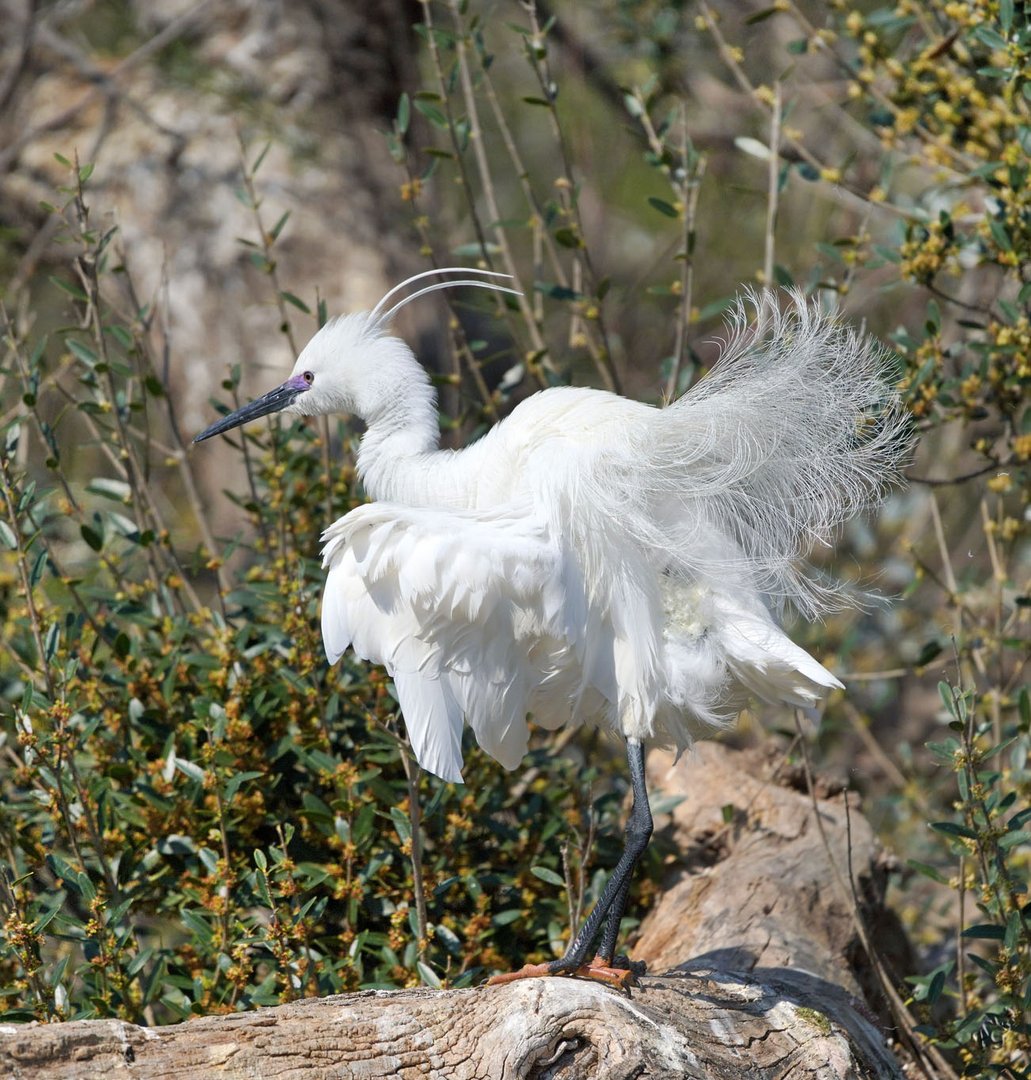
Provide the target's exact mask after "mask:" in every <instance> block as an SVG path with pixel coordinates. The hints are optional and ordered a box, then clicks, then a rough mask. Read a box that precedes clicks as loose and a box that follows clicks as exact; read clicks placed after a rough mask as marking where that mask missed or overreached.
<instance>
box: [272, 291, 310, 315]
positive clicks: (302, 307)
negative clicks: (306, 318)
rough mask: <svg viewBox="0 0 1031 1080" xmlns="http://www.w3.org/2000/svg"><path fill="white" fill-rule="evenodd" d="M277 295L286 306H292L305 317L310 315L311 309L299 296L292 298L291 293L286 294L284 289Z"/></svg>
mask: <svg viewBox="0 0 1031 1080" xmlns="http://www.w3.org/2000/svg"><path fill="white" fill-rule="evenodd" d="M279 295H280V296H281V297H282V298H283V299H284V300H285V301H286V302H287V303H288V304H293V306H294V307H295V308H297V309H298V310H299V311H303V312H304V314H305V315H310V314H311V308H310V307H308V305H307V304H306V303H305V302H304V301H303V300H302V299H301V298H300V297H299V296H294V294H293V293H292V292H287V291H286V289H281V290H280V292H279Z"/></svg>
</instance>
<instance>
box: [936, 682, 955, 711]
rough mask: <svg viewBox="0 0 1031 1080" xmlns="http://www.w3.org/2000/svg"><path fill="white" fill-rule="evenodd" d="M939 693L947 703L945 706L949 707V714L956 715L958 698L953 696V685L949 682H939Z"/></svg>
mask: <svg viewBox="0 0 1031 1080" xmlns="http://www.w3.org/2000/svg"><path fill="white" fill-rule="evenodd" d="M938 693H939V695H940V696H941V699H942V702H943V703H944V704H945V708H946V709H948V711H949V715H950V716H956V699H955V697H954V696H953V693H952V687H951V686H949V684H948V683H947V682H944V681H941V682H939V683H938Z"/></svg>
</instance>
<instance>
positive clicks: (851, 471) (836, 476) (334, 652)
mask: <svg viewBox="0 0 1031 1080" xmlns="http://www.w3.org/2000/svg"><path fill="white" fill-rule="evenodd" d="M466 272H467V273H474V274H480V273H483V274H484V276H488V275H486V274H485V272H482V271H466ZM419 276H420V277H421V276H426V275H419ZM412 280H415V279H412ZM404 284H408V283H407V282H406V283H404ZM453 284H456V283H455V282H439V283H437V284H435V285H431V286H429V287H428V288H424V289H421V290H420V291H419V292H417V293H416V294H415V296H421V295H423V294H424V293H425V292H429V291H432V290H434V289H437V288H444V287H448V286H449V285H453ZM461 284H474V285H481V286H483V287H486V288H494V289H500V286H497V285H493V284H490V283H487V282H484V281H475V280H474V281H464V282H461ZM401 287H402V286H399V287H398V288H401ZM396 291H397V290H392V291H391V293H389V294H388V296H387V297H385V298H384V300H383V301H382V302H381V303H380V305H378V306H377V308H376V309H375V310H374V311H373V312H371V313H362V314H355V315H350V316H347V317H344V318H340V319H337V320H335V321H333V322H330V323H328V324H327V325H326V326H324V327H323V328H322V329H321V330H320V331H319V332H318V333H317V334H316V335H315V336H314V337H313V338H312V340H311V341H310V342H309V343H308V345H307V346H306V347H305V349H304V350H303V352H302V353H301V355H300V357H299V358H298V360H297V364H296V366H295V368H294V371H293V373H292V375H291V376H290V378H289V379H288V380H287V381H286V382H285V383H284V384H283V385H282V386H280V387H277V388H276V389H275V390H273V391H271V392H270V393H269V394H266V395H265V396H264V397H263V398H260V399H258V400H257V401H256V402H253V403H252V404H251V405H249V406H246V407H244V408H243V409H241V410H238V411H237V412H235V413H233V414H231V415H230V416H228V417H225V418H224V419H222V420H220V421H219V422H217V423H216V424H214V425H212V426H211V427H210V428H209V429H208V430H207V431H205V432H203V433H202V435H200V436H198V439H201V438H207V437H209V436H210V435H213V434H216V433H218V432H220V431H225V430H227V429H229V428H231V427H234V426H236V425H237V424H240V423H243V422H245V421H246V420H248V419H251V418H253V417H255V416H260V415H264V414H266V413H269V412H272V411H275V410H279V409H286V410H287V411H292V412H298V413H302V414H308V415H311V414H319V413H331V412H346V413H353V414H357V415H358V416H360V417H361V418H362V419H364V420H365V422H366V424H367V430H366V433H365V435H364V436H363V438H362V441H361V444H360V447H359V451H358V472H359V475H360V476H361V478H362V481H363V483H364V485H365V489H366V491H367V492H368V494H369V495H370V496H371V497H372V499H374V500H375V501H374V502H373V503H372V504H371V505H367V506H362V507H359V508H358V509H356V510H352V511H351V512H350V513H349V514H346V515H345V516H344V517H342V518H340V519H339V520H338V521H336V522H334V523H333V524H332V525H331V526H330V527H329V528H328V529H327V530H326V532H325V535H324V541H325V548H324V552H323V554H324V565H325V567H326V570H327V577H326V587H325V595H324V599H323V607H322V632H323V638H324V641H325V646H326V652H327V655H328V657H329V660H330V662H331V663H334V662H336V661H337V660H338V659H339V657H340V656H341V655H342V653H343V652H344V651H345V650H346V649H347V648H348V647H351V648H353V649H354V651H355V652H356V653H357V654H358V655H359V656H360V657H363V658H364V659H366V660H372V661H375V662H377V663H381V664H383V665H385V667H386V669H387V671H388V672H389V673H390V675H391V676H392V677H393V680H394V685H395V687H396V690H397V697H398V700H399V702H400V704H401V711H402V714H403V715H404V719H405V724H406V726H407V729H408V733H409V737H410V740H411V744H412V748H413V750H414V752H415V755H416V757H417V758H418V760H419V762H420V764H421V765H422V766H423V768H425V769H427V770H428V771H430V772H432V773H435V774H436V775H437V776H440V777H443V778H444V779H445V780H453V781H459V780H461V770H462V731H463V725H464V723H468V725H469V726H470V727H471V728H472V731H473V733H474V735H475V737H476V739H477V741H478V742H479V744H480V746H482V747H483V748H484V749H485V750H486V751H487V752H488V753H489V754H491V755H492V756H493V757H494V758H496V759H497V760H498V761H499V762H500V763H501V764H502V765H504V766H505V767H506V768H508V769H514V768H515V767H516V766H517V765H518V764H519V762H520V760H521V759H522V757H523V755H524V754H525V752H526V748H527V739H528V725H527V720H528V717H532V718H533V719H534V720H535V721H536V722H537V723H538V724H540V725H542V726H544V727H546V728H556V727H558V726H560V725H562V724H566V723H573V724H576V723H592V724H597V725H600V726H602V727H607V728H610V729H612V730H614V731H615V732H618V733H621V734H622V735H623V736H624V737H625V738H626V739H627V742H628V747H629V748H630V762H631V773H632V777H633V779H634V785H635V787H634V790H635V797H637V796H639V797H640V799H644V800H645V803H644V807H643V809H642V808H639V807H638V808H637V809H635V814H636V815H637V816H636V817H635V818H633V820H634V821H636V823H637V824H636V825H635V828H636V829H637V830H638V831H637V834H635V835H638V836H639V837H644V841H643V842H646V840H647V836H646V834H647V833H649V832H650V829H651V823H650V818H648V817H647V803H646V796H645V795H644V782H643V757H641V756H640V753H641V752H640V743H641V742H642V741H645V740H651V741H654V742H657V743H661V744H665V745H669V746H672V747H675V748H676V749H677V750H678V751H679V750H683V749H684V748H685V747H686V746H688V745H689V744H690V742H691V740H692V738H693V737H694V736H695V735H697V734H700V733H704V732H705V731H707V730H711V729H713V728H716V727H719V726H720V725H723V724H726V723H727V722H729V721H731V720H732V719H733V718H734V717H735V716H736V715H737V713H738V712H739V711H740V709H741V708H742V707H743V705H744V704H745V702H746V701H747V699H748V697H749V696H750V695H754V696H757V697H759V698H762V699H764V700H767V701H770V702H783V703H786V704H789V705H796V706H802V707H809V706H812V705H814V704H815V703H817V702H818V701H819V700H820V699H821V698H822V697H823V696H824V695H825V694H826V693H827V692H828V691H829V690H830V689H831V688H834V687H840V686H841V683H840V682H839V681H838V679H837V678H835V676H834V675H832V674H831V673H830V672H829V671H828V670H827V669H826V668H825V667H823V666H822V665H821V664H820V663H818V662H817V661H816V660H815V659H814V658H813V657H812V656H810V655H809V654H808V653H806V652H805V651H804V650H803V649H801V648H799V647H798V646H797V645H795V644H794V643H793V642H792V641H791V640H790V639H789V638H788V637H787V635H786V634H785V633H784V632H783V631H782V630H781V629H780V627H779V626H778V625H777V622H776V621H775V614H776V613H779V611H780V610H781V608H782V607H783V606H784V605H785V604H790V605H791V606H793V607H794V608H796V609H797V610H799V611H800V612H801V613H802V614H803V615H806V616H814V615H816V614H818V613H819V612H820V611H821V610H822V609H825V608H826V607H828V606H831V605H834V604H835V603H840V602H841V600H842V597H841V592H840V589H839V587H838V586H837V585H836V584H834V583H833V582H828V581H820V580H819V579H818V578H817V577H816V576H815V575H814V574H813V573H812V572H811V571H809V570H807V569H806V567H805V565H804V562H803V559H804V557H805V555H806V553H807V552H808V551H809V550H810V549H811V548H812V546H813V545H815V544H821V543H827V542H828V538H829V537H830V536H831V535H832V534H833V531H834V529H835V527H836V526H838V525H840V524H841V523H842V522H843V521H845V520H846V519H848V518H849V517H851V516H853V515H854V514H856V513H858V512H860V511H862V510H863V509H865V508H867V507H869V506H870V505H872V504H874V503H876V502H877V501H878V500H879V499H880V498H881V497H882V495H883V492H884V490H885V488H886V485H887V484H888V483H889V482H890V481H891V480H892V478H893V477H894V474H895V470H896V468H897V466H898V464H899V462H900V459H901V457H902V456H903V455H904V454H905V453H906V452H907V449H908V439H907V438H906V436H905V422H904V417H903V413H902V410H901V407H900V405H899V404H898V401H897V398H896V395H895V393H894V391H893V390H892V388H891V386H890V384H889V383H888V382H887V381H886V377H885V373H884V357H883V355H882V353H881V350H880V349H879V348H878V347H877V346H876V344H874V343H873V342H872V341H871V340H870V339H868V338H865V337H863V336H862V335H860V334H858V333H856V332H855V331H854V330H852V329H850V328H848V327H847V326H845V325H843V324H841V323H839V322H838V321H836V320H835V319H833V318H830V317H828V316H826V315H823V314H821V313H820V312H819V310H818V308H817V307H816V306H815V305H810V304H809V303H807V302H806V301H805V300H804V298H803V297H801V296H800V295H792V296H791V297H790V301H789V304H788V307H787V309H786V310H785V311H781V310H780V309H779V307H778V304H777V298H776V297H775V296H774V295H772V294H769V293H766V294H762V295H748V296H747V297H746V299H745V300H744V301H742V302H741V303H739V305H738V306H737V308H736V309H735V311H734V313H733V317H732V324H731V332H730V335H729V339H728V340H727V342H726V343H725V345H724V348H723V352H722V355H721V358H720V360H719V362H718V363H717V364H716V365H715V366H714V368H713V369H712V371H710V372H709V373H708V375H706V376H705V377H704V378H703V379H702V380H701V381H700V382H699V383H698V384H697V385H696V386H695V387H694V388H693V389H692V390H690V391H689V392H688V393H687V394H685V395H684V396H683V397H681V398H680V399H678V400H677V401H674V402H672V403H670V404H668V405H666V406H665V407H662V408H656V407H652V406H650V405H645V404H642V403H640V402H636V401H631V400H628V399H626V398H622V397H619V396H617V395H614V394H610V393H607V392H604V391H600V390H591V389H575V388H556V389H549V390H544V391H541V392H540V393H538V394H535V395H534V396H533V397H530V398H529V399H527V400H526V401H524V402H522V403H521V404H520V405H518V406H517V407H516V408H515V409H514V410H513V411H512V413H511V415H510V416H509V417H508V418H507V419H505V420H503V421H502V422H501V423H499V424H498V425H497V426H496V427H494V428H493V429H492V430H491V431H489V432H488V433H487V434H486V435H485V436H484V437H483V438H482V439H480V440H479V441H478V442H476V443H475V444H473V445H471V446H469V447H467V448H466V449H464V450H461V451H458V452H453V451H444V450H440V449H438V445H439V443H438V420H437V407H436V396H435V393H434V391H433V388H432V386H431V383H430V379H429V376H428V375H427V373H426V372H425V370H424V369H423V368H422V367H421V366H420V364H419V363H418V361H417V360H416V358H415V356H414V355H413V353H412V352H411V350H410V349H409V348H408V346H407V345H406V344H405V343H404V342H403V341H401V340H400V339H398V338H396V337H394V336H392V335H390V334H389V333H388V331H387V322H388V321H389V319H390V318H391V317H392V315H393V314H394V312H395V311H396V310H397V308H398V307H400V306H401V305H402V304H403V303H405V302H407V301H401V302H400V303H399V304H397V305H395V307H394V308H392V309H390V311H388V312H387V313H386V314H385V315H382V314H380V311H381V309H382V308H383V307H384V306H385V302H386V300H387V299H388V298H389V297H390V296H392V295H393V294H394V292H396ZM414 298H415V297H414V296H413V297H409V299H414ZM750 308H751V309H752V310H751V312H750V311H749V309H750ZM635 807H637V802H636V801H635ZM642 815H643V816H642ZM635 843H637V841H635ZM633 850H634V852H636V854H634V855H633V859H631V861H630V862H629V863H628V866H627V867H624V869H623V870H622V871H617V874H616V875H614V879H613V882H612V883H610V888H609V890H608V892H607V893H606V897H607V899H606V898H603V901H600V902H599V909H598V913H597V914H596V915H595V916H592V919H591V920H589V921H588V925H587V926H585V928H584V929H583V930H582V931H581V933H580V935H578V937H577V939H576V941H575V942H574V943H573V944H571V946H570V950H569V952H568V953H567V956H566V957H564V958H563V960H562V961H555V962H553V963H552V964H551V965H545V966H544V967H547V969H548V970H547V971H546V972H545V971H542V970H538V968H539V967H540V966H537V967H532V968H528V969H525V971H524V972H523V973H521V974H541V973H555V972H556V971H571V970H576V969H577V968H578V966H579V965H581V964H582V963H583V957H584V956H585V955H586V952H585V950H586V949H588V948H589V947H590V944H591V941H592V940H593V939H594V936H596V934H597V933H598V930H599V927H600V926H602V920H603V919H606V918H607V919H608V923H607V924H605V925H606V927H607V929H604V932H603V945H602V950H601V951H602V954H603V959H604V960H605V964H609V963H610V962H611V956H612V950H613V948H614V944H615V940H616V935H617V933H618V924H619V916H620V913H621V911H622V907H623V905H625V902H626V886H627V882H628V880H629V878H628V875H629V873H630V872H631V871H632V866H633V861H635V860H636V857H637V856H638V855H639V850H643V849H642V848H641V846H640V843H637V847H635V848H634V849H633ZM632 854H633V853H632ZM628 858H629V856H628ZM621 865H622V864H621ZM610 894H611V895H610ZM606 952H607V953H608V957H607V958H606V957H605V956H604V954H605V953H606ZM584 970H586V969H584ZM599 971H601V972H602V974H600V975H599V974H598V972H599ZM588 973H591V974H594V975H595V977H601V978H605V979H607V980H609V981H617V982H619V983H620V984H621V985H622V981H623V976H622V975H620V974H619V973H617V974H616V975H613V973H612V969H611V968H610V967H607V966H604V965H602V967H600V968H597V967H595V968H593V969H591V971H589V972H588Z"/></svg>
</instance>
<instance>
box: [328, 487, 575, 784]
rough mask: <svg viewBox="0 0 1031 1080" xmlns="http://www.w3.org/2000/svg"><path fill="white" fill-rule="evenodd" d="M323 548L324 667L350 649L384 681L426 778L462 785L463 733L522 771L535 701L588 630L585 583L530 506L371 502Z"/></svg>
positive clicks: (332, 532)
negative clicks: (465, 507) (382, 673)
mask: <svg viewBox="0 0 1031 1080" xmlns="http://www.w3.org/2000/svg"><path fill="white" fill-rule="evenodd" d="M323 541H324V544H325V546H324V549H323V563H324V566H325V567H326V568H327V570H328V574H327V577H326V588H325V593H324V596H323V603H322V634H323V640H324V642H325V647H326V655H327V657H328V658H329V661H330V663H335V662H336V661H337V660H338V659H339V658H340V656H341V655H342V654H343V652H344V651H345V650H346V649H347V648H348V646H351V647H353V648H354V651H355V652H356V653H357V654H358V655H359V656H360V657H362V658H363V659H365V660H372V661H374V662H376V663H381V664H383V665H384V666H385V667H386V668H387V670H388V672H389V673H390V674H391V676H392V677H393V680H394V686H395V688H396V690H397V695H398V701H399V703H400V705H401V711H402V713H403V715H404V718H405V724H406V726H407V728H408V733H409V737H410V739H411V742H412V748H413V750H414V752H415V755H416V757H417V758H418V760H419V763H420V765H421V766H422V767H423V768H425V769H427V770H428V771H429V772H433V773H435V774H436V775H438V776H441V777H443V778H444V779H447V780H458V779H460V777H461V765H462V755H461V731H462V722H463V720H467V721H468V722H469V724H470V726H471V727H472V728H473V731H474V733H475V735H476V738H477V741H478V742H479V744H480V745H481V746H482V747H483V748H484V749H485V750H486V751H487V752H488V753H490V754H491V755H492V756H493V757H495V758H496V759H497V760H498V761H500V762H501V764H502V765H504V766H505V767H506V768H509V769H512V768H515V767H516V765H518V763H519V761H520V759H521V758H522V756H523V754H525V752H526V745H527V739H528V728H527V723H526V717H527V713H528V711H529V709H530V705H531V699H532V697H533V693H534V690H535V688H536V687H537V686H539V685H540V684H541V683H542V682H544V681H545V680H547V679H549V678H552V677H553V676H554V673H555V670H556V669H555V665H556V664H557V663H561V662H564V661H567V660H568V659H569V657H570V655H571V654H572V653H575V651H576V642H577V640H578V639H579V638H580V637H582V635H583V627H584V621H585V612H586V604H585V602H584V599H583V597H582V596H581V595H578V590H579V585H578V580H579V579H578V577H577V576H576V575H575V574H572V575H571V574H570V572H569V571H570V569H571V564H570V562H569V560H568V559H564V558H563V554H562V551H561V548H560V546H559V545H558V544H557V543H556V542H554V541H553V540H552V538H551V536H550V535H549V532H548V529H547V527H546V525H544V524H543V523H541V522H540V521H538V520H536V519H535V518H534V516H533V515H532V513H530V512H528V511H527V509H526V508H524V507H519V508H515V507H508V508H505V509H503V510H500V511H494V512H479V511H453V510H438V509H430V508H424V507H411V506H403V505H400V504H395V503H387V502H377V503H374V504H372V505H369V506H363V507H359V508H358V509H356V510H353V511H351V513H349V514H347V515H345V516H344V517H342V518H340V519H339V520H338V521H337V522H335V523H334V524H333V525H331V526H330V527H329V529H327V530H326V532H325V534H324V535H323ZM570 708H571V702H570ZM568 715H569V714H568V711H567V716H568Z"/></svg>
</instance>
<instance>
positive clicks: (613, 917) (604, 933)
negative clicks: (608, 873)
mask: <svg viewBox="0 0 1031 1080" xmlns="http://www.w3.org/2000/svg"><path fill="white" fill-rule="evenodd" d="M630 884H631V879H630V878H627V880H626V883H625V884H624V885H623V890H622V892H621V893H620V894H619V896H617V897H616V899H615V900H613V902H612V907H611V908H609V913H608V916H607V917H606V919H605V924H604V926H602V928H601V938H600V939H599V941H598V948H597V949H596V950H595V955H596V956H597V957H598V958H599V959H600V960H601V961H602V962H603V963H605V964H611V963H612V958H613V957H614V956H615V955H616V943H617V942H618V941H619V927H620V924H621V923H622V922H623V913H624V912H625V911H626V902H627V899H628V898H629V896H630Z"/></svg>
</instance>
